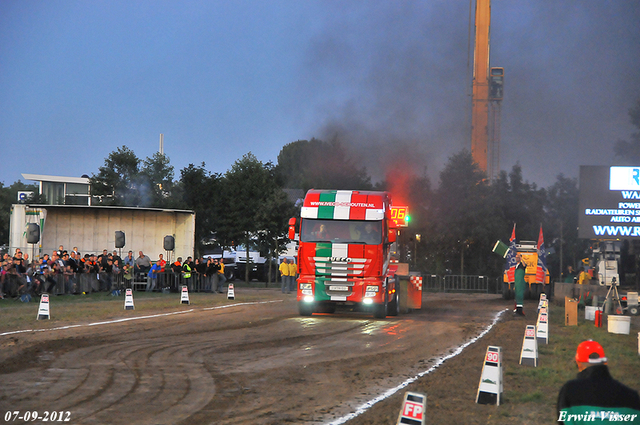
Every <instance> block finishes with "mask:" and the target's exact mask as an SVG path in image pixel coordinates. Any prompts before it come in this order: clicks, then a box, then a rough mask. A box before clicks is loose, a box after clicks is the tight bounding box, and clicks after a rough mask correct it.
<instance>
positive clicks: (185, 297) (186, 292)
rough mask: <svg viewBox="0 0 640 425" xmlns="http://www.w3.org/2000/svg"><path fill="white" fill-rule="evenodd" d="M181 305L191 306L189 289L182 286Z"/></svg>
mask: <svg viewBox="0 0 640 425" xmlns="http://www.w3.org/2000/svg"><path fill="white" fill-rule="evenodd" d="M180 304H191V303H190V302H189V288H187V285H182V294H181V295H180Z"/></svg>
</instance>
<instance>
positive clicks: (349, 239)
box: [289, 189, 422, 318]
mask: <svg viewBox="0 0 640 425" xmlns="http://www.w3.org/2000/svg"><path fill="white" fill-rule="evenodd" d="M393 218H394V217H392V205H391V196H390V194H389V193H387V192H374V191H355V190H353V191H351V190H315V189H312V190H309V191H308V192H307V194H306V196H305V198H304V204H303V206H302V210H301V213H300V228H299V243H300V245H299V248H298V274H299V277H298V280H297V301H298V309H299V312H300V315H302V316H310V315H312V314H313V313H315V312H325V313H333V312H334V311H335V308H336V306H337V305H339V304H343V305H348V306H353V307H357V308H363V309H366V310H373V315H374V317H376V318H385V317H386V316H387V315H390V316H395V315H397V314H398V313H399V312H400V309H401V304H402V305H403V306H406V307H409V308H420V306H419V305H416V304H417V303H420V302H421V296H422V286H421V285H420V286H419V294H416V292H417V290H418V286H416V285H413V284H405V285H404V286H403V285H401V284H400V281H401V280H400V279H398V278H397V277H396V276H395V273H396V270H397V265H393V264H392V263H391V245H392V243H394V242H395V240H396V236H397V221H396V220H394V219H393ZM295 228H296V219H295V218H292V219H291V220H290V221H289V238H290V239H292V240H293V239H294V237H295V233H296V230H295ZM406 278H407V279H406V282H409V279H408V278H409V277H408V276H406ZM411 282H413V280H412V281H411ZM401 287H404V288H405V289H404V290H401ZM409 298H411V299H410V300H409ZM418 298H419V300H416V299H418Z"/></svg>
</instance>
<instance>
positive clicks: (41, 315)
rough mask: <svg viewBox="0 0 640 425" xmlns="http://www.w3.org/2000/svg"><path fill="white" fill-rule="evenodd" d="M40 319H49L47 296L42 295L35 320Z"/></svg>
mask: <svg viewBox="0 0 640 425" xmlns="http://www.w3.org/2000/svg"><path fill="white" fill-rule="evenodd" d="M40 319H51V316H50V315H49V294H42V296H41V297H40V306H39V307H38V315H37V316H36V320H40Z"/></svg>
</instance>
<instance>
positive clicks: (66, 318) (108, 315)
mask: <svg viewBox="0 0 640 425" xmlns="http://www.w3.org/2000/svg"><path fill="white" fill-rule="evenodd" d="M260 285H262V286H261V287H262V288H264V283H261V284H260ZM241 288H250V289H251V290H250V291H248V292H247V293H241V294H238V290H240V291H242V289H241ZM259 289H260V287H259V286H247V285H240V286H238V285H236V299H235V300H229V299H227V296H226V294H224V295H223V294H212V293H202V292H195V293H189V301H190V302H191V304H190V305H187V304H181V302H180V296H181V294H180V293H169V294H162V293H158V292H144V291H134V293H133V300H134V306H135V309H134V310H125V309H124V293H122V294H121V295H120V296H111V293H106V292H95V293H91V294H86V295H59V296H55V295H52V296H50V297H49V310H50V314H51V319H50V320H36V317H37V315H38V308H39V305H40V300H39V299H33V300H31V302H29V303H23V302H21V301H20V300H15V299H4V300H0V317H2V320H1V321H0V332H7V331H14V330H22V329H44V328H49V327H51V326H60V325H65V324H69V323H90V322H98V321H102V320H111V319H116V318H123V317H137V316H145V315H148V314H160V313H169V312H174V311H181V310H186V309H189V308H202V307H213V306H217V305H223V304H232V303H239V302H254V301H263V300H267V299H273V298H274V295H278V294H279V291H275V290H259Z"/></svg>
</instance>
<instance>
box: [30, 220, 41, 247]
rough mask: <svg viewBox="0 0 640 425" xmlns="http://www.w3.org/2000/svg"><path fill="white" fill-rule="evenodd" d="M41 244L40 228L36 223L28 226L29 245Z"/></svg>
mask: <svg viewBox="0 0 640 425" xmlns="http://www.w3.org/2000/svg"><path fill="white" fill-rule="evenodd" d="M38 242H40V226H39V225H38V224H36V223H29V224H28V225H27V243H31V244H36V243H38Z"/></svg>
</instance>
